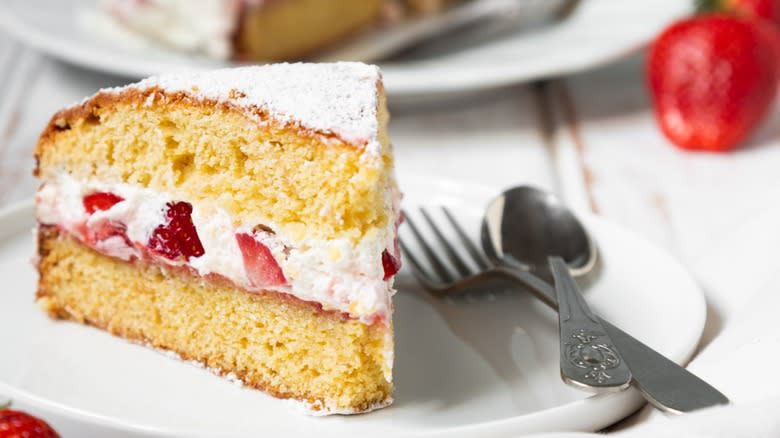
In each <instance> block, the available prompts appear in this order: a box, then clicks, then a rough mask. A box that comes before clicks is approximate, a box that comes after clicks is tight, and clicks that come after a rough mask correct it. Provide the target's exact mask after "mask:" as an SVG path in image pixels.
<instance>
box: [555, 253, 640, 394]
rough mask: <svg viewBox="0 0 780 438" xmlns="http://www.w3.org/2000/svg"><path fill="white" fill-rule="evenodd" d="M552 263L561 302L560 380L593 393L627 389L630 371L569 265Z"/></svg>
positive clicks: (558, 261)
mask: <svg viewBox="0 0 780 438" xmlns="http://www.w3.org/2000/svg"><path fill="white" fill-rule="evenodd" d="M549 263H550V270H551V272H552V276H553V279H554V281H555V292H556V295H557V298H558V327H559V329H560V334H561V335H560V349H561V361H560V364H561V379H563V381H564V382H566V383H567V384H569V385H571V386H574V387H576V388H579V389H585V390H589V391H593V392H614V391H622V390H624V389H626V388H628V386H629V385H630V384H631V371H629V369H628V366H627V365H626V362H625V361H624V360H623V359H622V358H621V356H620V352H619V351H618V349H617V348H615V345H614V343H613V342H612V339H610V336H609V335H608V334H607V331H606V329H605V328H604V327H602V325H601V322H600V321H599V319H598V317H597V316H596V315H595V314H594V313H593V312H592V311H591V310H590V308H589V307H588V304H587V303H586V302H585V298H584V297H583V296H582V293H581V292H580V289H579V287H578V286H577V283H575V282H574V279H573V278H572V276H571V273H570V272H569V267H568V266H567V265H566V262H565V261H564V260H563V259H562V258H560V257H550V258H549Z"/></svg>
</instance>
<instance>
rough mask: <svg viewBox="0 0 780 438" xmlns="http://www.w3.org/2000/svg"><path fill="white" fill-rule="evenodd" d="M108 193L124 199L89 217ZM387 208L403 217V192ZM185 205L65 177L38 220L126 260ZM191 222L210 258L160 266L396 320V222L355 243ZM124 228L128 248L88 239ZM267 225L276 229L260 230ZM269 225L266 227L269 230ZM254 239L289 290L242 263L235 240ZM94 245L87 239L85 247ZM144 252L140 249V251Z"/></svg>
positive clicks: (220, 213)
mask: <svg viewBox="0 0 780 438" xmlns="http://www.w3.org/2000/svg"><path fill="white" fill-rule="evenodd" d="M96 192H109V193H113V194H115V195H118V196H120V197H121V198H123V200H122V201H120V202H118V203H116V204H114V205H113V206H111V207H110V208H108V209H106V210H97V211H95V212H94V213H92V214H89V213H88V212H87V211H86V210H85V207H84V205H83V199H84V196H86V195H89V194H92V193H96ZM392 193H393V196H392V198H393V199H391V200H389V202H390V203H391V205H389V207H391V208H393V209H394V212H396V215H397V211H398V210H397V209H398V204H399V202H400V194H399V193H398V192H397V190H395V189H392ZM176 201H182V199H177V198H176V197H174V196H172V195H170V194H167V193H160V192H156V191H154V190H151V189H147V188H142V187H138V186H134V185H130V184H125V183H102V182H96V181H79V180H76V179H74V178H73V177H71V176H69V175H67V174H60V175H59V176H58V177H56V178H55V179H54V180H50V181H47V182H45V183H44V184H43V186H42V187H41V188H40V190H39V191H38V193H37V194H36V215H37V218H38V221H39V222H40V223H42V224H47V225H56V226H58V227H60V228H62V229H64V230H66V231H67V232H68V233H69V234H71V235H73V236H74V237H76V238H78V239H79V240H81V241H82V242H84V243H86V244H89V245H90V246H91V247H93V248H94V249H95V250H97V251H99V252H101V253H104V254H106V255H109V256H113V257H117V258H120V259H122V260H126V261H132V260H135V259H142V258H144V257H146V258H148V257H149V253H148V251H144V250H143V248H144V247H146V245H147V244H148V242H149V239H150V237H151V236H152V233H153V232H154V230H155V229H156V228H157V227H158V226H160V225H164V224H166V223H168V221H169V219H168V218H167V217H166V210H167V204H168V203H170V202H176ZM192 209H193V211H192V222H193V224H194V226H195V229H196V231H197V233H198V237H199V239H200V242H201V244H202V246H203V249H204V253H203V255H201V256H198V257H188V258H187V259H186V260H181V259H179V260H171V259H168V258H166V257H162V256H155V257H153V260H154V262H156V263H163V264H168V265H174V266H188V267H190V268H192V269H193V270H195V271H197V273H198V274H199V275H201V276H206V275H209V274H217V275H219V276H222V277H224V278H227V279H228V280H230V281H231V282H233V283H234V284H236V285H238V286H240V287H242V288H245V289H247V290H250V291H252V290H259V289H264V290H275V291H278V292H282V293H288V294H291V295H293V296H295V297H297V298H300V299H302V300H305V301H312V302H316V303H319V304H320V305H321V306H322V307H323V309H325V310H336V311H340V312H343V313H346V314H349V315H350V316H351V317H353V318H356V319H360V320H361V321H362V322H364V323H367V324H371V323H374V322H377V321H380V322H383V323H385V324H389V320H390V316H391V314H392V304H391V300H390V298H391V296H392V294H393V293H394V289H393V287H392V283H393V279H392V277H391V278H389V279H388V280H385V279H384V268H383V264H382V253H383V251H385V250H387V251H388V252H389V253H390V254H391V255H393V256H394V257H396V258H398V256H399V254H398V252H397V248H396V245H395V224H388V227H387V228H386V229H384V230H378V232H375V233H369V235H368V236H366V237H365V238H363V240H361V241H359V242H358V243H357V244H353V243H352V242H350V241H349V240H348V239H342V238H337V239H327V240H326V239H314V238H304V239H298V240H296V239H293V238H292V237H291V236H285V235H283V233H281V232H279V227H276V226H275V224H273V223H270V222H269V221H267V220H265V221H263V220H261V219H260V218H258V221H257V222H255V223H252V224H237V223H235V222H234V221H233V219H232V218H231V216H230V215H229V214H228V213H227V212H226V211H225V210H222V209H219V208H207V209H204V208H202V207H200V206H198V205H193V206H192ZM111 223H114V224H116V223H119V224H122V225H124V226H125V227H126V233H125V234H126V236H127V239H128V240H129V241H130V242H132V245H128V242H127V241H126V240H125V238H124V237H122V236H110V237H108V238H105V239H103V240H97V241H94V240H90V239H87V238H86V237H85V236H86V235H88V234H89V231H88V230H96V229H99V228H100V227H101V226H104V225H105V224H111ZM258 224H262V225H264V226H265V227H267V228H268V229H270V230H275V232H272V231H267V230H266V231H263V230H262V229H260V230H258V229H256V225H258ZM265 227H263V228H265ZM237 233H246V234H250V235H254V237H255V239H256V240H258V241H259V242H261V243H262V244H263V245H264V246H265V247H266V248H268V250H269V251H270V253H271V254H272V255H273V258H274V259H275V260H276V263H277V264H278V265H279V268H281V271H282V273H283V274H284V279H285V280H286V281H285V284H281V285H274V286H272V287H269V286H262V287H256V286H254V285H253V284H252V281H251V277H250V274H249V273H248V272H247V267H246V266H245V264H244V259H243V256H242V252H241V248H240V247H239V244H238V241H237V238H236V234H237ZM87 240H89V241H87ZM139 248H140V249H139Z"/></svg>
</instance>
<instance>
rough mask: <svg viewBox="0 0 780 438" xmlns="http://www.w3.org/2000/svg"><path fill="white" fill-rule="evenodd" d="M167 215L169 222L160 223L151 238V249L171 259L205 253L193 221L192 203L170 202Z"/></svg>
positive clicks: (185, 258)
mask: <svg viewBox="0 0 780 438" xmlns="http://www.w3.org/2000/svg"><path fill="white" fill-rule="evenodd" d="M167 207H168V209H167V210H166V212H165V215H166V216H167V218H168V223H167V224H161V225H158V226H157V228H155V229H154V231H152V236H151V237H150V238H149V243H148V246H149V249H151V250H152V252H154V253H156V254H159V255H161V256H163V257H166V258H168V259H170V260H180V259H183V260H187V259H188V258H190V257H200V256H202V255H203V254H205V252H206V251H205V250H204V249H203V245H202V244H201V243H200V238H199V237H198V232H197V231H196V230H195V225H194V224H193V223H192V205H191V204H189V203H188V202H181V201H180V202H169V203H168V204H167Z"/></svg>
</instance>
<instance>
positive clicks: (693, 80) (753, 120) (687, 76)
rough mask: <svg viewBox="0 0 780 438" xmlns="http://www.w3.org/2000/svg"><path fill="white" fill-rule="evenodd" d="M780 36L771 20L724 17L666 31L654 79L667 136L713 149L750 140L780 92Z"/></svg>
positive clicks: (650, 75)
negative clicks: (779, 85)
mask: <svg viewBox="0 0 780 438" xmlns="http://www.w3.org/2000/svg"><path fill="white" fill-rule="evenodd" d="M778 41H779V40H778V39H777V31H776V30H775V29H773V28H772V27H771V26H769V25H768V24H767V23H766V22H763V21H756V22H751V21H748V20H746V19H743V18H739V17H731V16H725V15H719V14H712V15H703V16H698V17H694V18H690V19H685V20H682V21H680V22H677V23H675V24H674V25H672V26H671V27H670V28H668V29H667V30H666V31H664V32H663V33H662V34H661V35H660V36H659V37H658V38H657V39H656V40H655V42H654V43H653V46H652V47H651V49H650V53H649V55H648V63H647V81H648V86H649V90H650V95H651V97H652V100H653V104H654V109H655V115H656V118H657V120H658V123H659V124H660V126H661V129H662V131H663V132H664V134H665V135H666V137H668V138H669V140H671V141H672V142H673V143H674V144H676V145H678V146H680V147H681V148H684V149H691V150H707V151H726V150H730V149H733V148H734V147H735V146H737V145H738V144H740V143H741V142H743V141H745V140H746V139H747V138H748V137H749V136H750V134H751V133H752V132H753V131H754V129H755V128H756V127H757V126H758V125H759V124H760V123H761V121H762V120H763V119H764V118H765V117H766V115H767V113H768V112H769V110H770V107H771V104H772V102H773V100H774V98H775V95H776V94H777V86H778V75H779V74H780V72H779V71H778V67H780V64H778V59H777V58H778V54H780V50H778V47H780V46H778Z"/></svg>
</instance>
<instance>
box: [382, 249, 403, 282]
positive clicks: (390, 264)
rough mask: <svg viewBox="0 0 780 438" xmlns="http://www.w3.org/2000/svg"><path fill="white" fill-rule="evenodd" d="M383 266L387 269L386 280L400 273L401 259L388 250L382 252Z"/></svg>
mask: <svg viewBox="0 0 780 438" xmlns="http://www.w3.org/2000/svg"><path fill="white" fill-rule="evenodd" d="M382 267H383V268H384V269H385V278H384V279H385V280H389V279H390V277H392V276H393V275H395V274H396V273H398V271H399V270H400V269H401V261H400V260H398V259H397V258H396V257H394V256H392V255H391V254H390V252H389V251H388V250H384V251H383V252H382Z"/></svg>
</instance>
